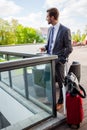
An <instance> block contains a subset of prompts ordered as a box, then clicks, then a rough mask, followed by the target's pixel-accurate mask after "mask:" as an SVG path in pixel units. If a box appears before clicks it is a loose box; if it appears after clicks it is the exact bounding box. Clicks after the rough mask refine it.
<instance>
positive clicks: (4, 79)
mask: <svg viewBox="0 0 87 130" xmlns="http://www.w3.org/2000/svg"><path fill="white" fill-rule="evenodd" d="M1 81H2V82H4V83H5V84H7V85H8V86H10V82H9V72H8V71H5V72H1Z"/></svg>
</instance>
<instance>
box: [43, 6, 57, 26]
mask: <svg viewBox="0 0 87 130" xmlns="http://www.w3.org/2000/svg"><path fill="white" fill-rule="evenodd" d="M58 17H59V11H58V9H57V8H50V9H48V10H47V17H46V20H47V21H48V24H52V25H55V24H56V23H57V22H58Z"/></svg>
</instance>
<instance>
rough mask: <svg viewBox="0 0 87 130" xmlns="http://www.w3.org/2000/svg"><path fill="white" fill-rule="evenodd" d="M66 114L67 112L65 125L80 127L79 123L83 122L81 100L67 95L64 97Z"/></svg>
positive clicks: (78, 97) (77, 96)
mask: <svg viewBox="0 0 87 130" xmlns="http://www.w3.org/2000/svg"><path fill="white" fill-rule="evenodd" d="M66 112H67V124H68V125H69V126H70V127H72V125H75V126H77V128H79V127H80V123H81V122H82V120H83V106H82V98H81V97H80V96H79V95H76V96H71V95H70V94H69V93H67V95H66Z"/></svg>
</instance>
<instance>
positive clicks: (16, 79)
mask: <svg viewBox="0 0 87 130" xmlns="http://www.w3.org/2000/svg"><path fill="white" fill-rule="evenodd" d="M11 79H12V88H13V89H14V90H16V91H17V92H18V93H20V94H21V95H23V96H25V83H24V72H23V68H21V69H15V70H11Z"/></svg>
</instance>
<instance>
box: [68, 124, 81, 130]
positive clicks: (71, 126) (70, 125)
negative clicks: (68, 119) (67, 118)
mask: <svg viewBox="0 0 87 130" xmlns="http://www.w3.org/2000/svg"><path fill="white" fill-rule="evenodd" d="M68 126H69V127H70V128H73V129H78V128H80V124H77V125H73V124H68Z"/></svg>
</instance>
